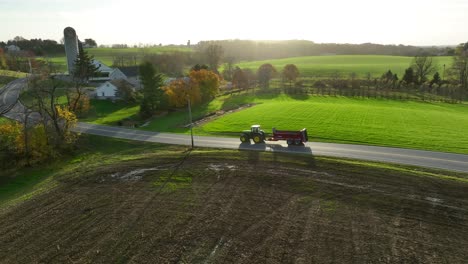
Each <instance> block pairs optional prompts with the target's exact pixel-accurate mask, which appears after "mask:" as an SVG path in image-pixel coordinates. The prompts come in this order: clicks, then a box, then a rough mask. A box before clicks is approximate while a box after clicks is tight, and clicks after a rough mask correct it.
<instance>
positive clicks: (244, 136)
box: [240, 134, 250, 143]
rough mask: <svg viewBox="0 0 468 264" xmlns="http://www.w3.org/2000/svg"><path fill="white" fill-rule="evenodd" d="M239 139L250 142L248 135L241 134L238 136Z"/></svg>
mask: <svg viewBox="0 0 468 264" xmlns="http://www.w3.org/2000/svg"><path fill="white" fill-rule="evenodd" d="M240 141H241V142H242V143H246V142H250V138H249V136H248V135H246V134H242V135H241V136H240Z"/></svg>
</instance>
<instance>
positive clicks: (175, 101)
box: [163, 78, 201, 108]
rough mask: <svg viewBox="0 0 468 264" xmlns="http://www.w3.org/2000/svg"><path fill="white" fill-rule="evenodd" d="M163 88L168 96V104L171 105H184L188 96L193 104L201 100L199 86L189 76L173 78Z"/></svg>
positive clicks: (178, 106)
mask: <svg viewBox="0 0 468 264" xmlns="http://www.w3.org/2000/svg"><path fill="white" fill-rule="evenodd" d="M163 89H164V91H165V93H166V94H167V96H168V98H169V104H170V105H171V106H173V107H177V108H180V107H184V106H186V105H187V104H188V102H187V99H188V98H190V103H191V104H193V105H195V104H197V103H199V102H200V101H201V96H200V87H199V86H198V85H197V84H196V83H195V82H193V81H191V80H190V79H189V78H183V79H178V80H174V81H172V82H171V83H169V85H167V86H165V87H164V88H163Z"/></svg>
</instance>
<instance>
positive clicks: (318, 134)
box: [195, 95, 468, 153]
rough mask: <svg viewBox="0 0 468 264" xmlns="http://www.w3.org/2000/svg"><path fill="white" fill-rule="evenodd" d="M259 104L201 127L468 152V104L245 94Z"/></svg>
mask: <svg viewBox="0 0 468 264" xmlns="http://www.w3.org/2000/svg"><path fill="white" fill-rule="evenodd" d="M243 100H244V102H246V103H247V102H253V103H256V104H257V105H255V106H254V107H251V108H248V109H246V110H243V111H239V112H235V113H232V114H227V115H225V116H223V117H220V118H218V119H216V120H215V121H212V122H209V123H206V124H204V125H202V126H201V127H197V128H196V129H195V132H196V133H197V134H232V133H238V132H239V131H241V130H243V129H248V128H249V127H250V125H252V124H260V125H262V126H263V128H264V129H265V130H266V131H267V132H271V129H272V128H273V127H276V128H277V129H291V130H299V129H302V128H304V127H305V128H307V129H308V132H309V138H310V140H311V141H323V142H341V143H352V144H366V145H381V146H393V147H403V148H415V149H427V150H435V151H447V152H457V153H468V133H466V131H468V105H466V104H446V103H426V102H414V101H393V100H383V99H380V100H379V99H357V98H345V97H308V96H304V97H302V98H291V97H289V96H287V95H279V96H277V97H273V98H271V96H270V98H269V97H260V98H254V97H248V96H244V97H243Z"/></svg>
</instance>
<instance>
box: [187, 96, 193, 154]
mask: <svg viewBox="0 0 468 264" xmlns="http://www.w3.org/2000/svg"><path fill="white" fill-rule="evenodd" d="M187 101H188V111H189V119H190V138H191V140H192V149H193V123H192V107H191V105H190V96H187Z"/></svg>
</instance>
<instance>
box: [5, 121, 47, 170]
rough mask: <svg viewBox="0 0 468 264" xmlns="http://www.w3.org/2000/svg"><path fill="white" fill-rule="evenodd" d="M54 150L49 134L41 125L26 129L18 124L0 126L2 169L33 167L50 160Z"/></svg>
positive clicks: (9, 123) (11, 123) (10, 123)
mask: <svg viewBox="0 0 468 264" xmlns="http://www.w3.org/2000/svg"><path fill="white" fill-rule="evenodd" d="M52 153H53V149H52V148H51V146H50V145H49V144H48V140H47V133H46V130H45V129H44V127H43V126H42V125H40V124H38V125H35V126H31V127H30V128H28V129H26V127H25V126H24V125H23V124H21V123H18V122H13V121H12V122H8V123H5V124H1V125H0V167H5V166H10V167H11V165H13V164H15V163H16V164H17V165H20V166H22V165H33V164H35V163H38V162H42V161H44V160H46V159H48V158H49V157H50V156H51V155H52Z"/></svg>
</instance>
